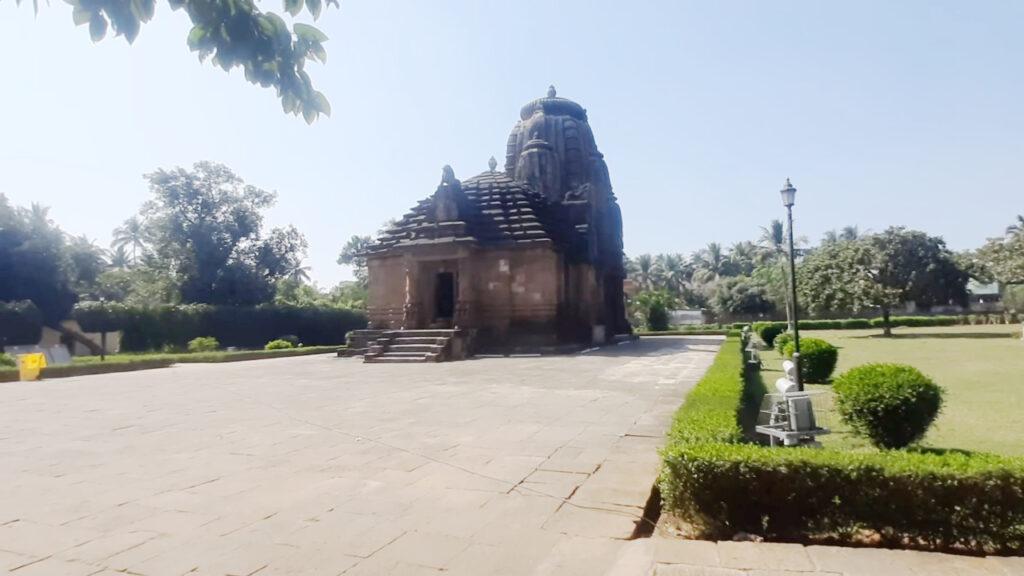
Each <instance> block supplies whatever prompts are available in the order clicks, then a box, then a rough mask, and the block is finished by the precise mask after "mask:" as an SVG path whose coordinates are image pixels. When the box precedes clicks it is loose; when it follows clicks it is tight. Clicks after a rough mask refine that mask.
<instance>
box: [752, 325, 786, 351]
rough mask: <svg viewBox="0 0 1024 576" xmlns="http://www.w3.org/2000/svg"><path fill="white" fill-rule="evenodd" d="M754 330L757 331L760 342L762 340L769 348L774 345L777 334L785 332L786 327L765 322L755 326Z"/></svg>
mask: <svg viewBox="0 0 1024 576" xmlns="http://www.w3.org/2000/svg"><path fill="white" fill-rule="evenodd" d="M755 329H756V330H757V335H758V336H760V337H761V340H764V343H765V344H767V345H768V347H769V348H771V347H772V346H774V345H775V338H776V337H777V336H778V335H779V334H782V333H783V332H784V331H785V330H786V327H785V325H783V324H776V323H774V322H767V323H764V324H761V325H760V326H757V327H756V328H755Z"/></svg>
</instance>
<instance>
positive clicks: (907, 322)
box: [753, 316, 968, 343]
mask: <svg viewBox="0 0 1024 576" xmlns="http://www.w3.org/2000/svg"><path fill="white" fill-rule="evenodd" d="M967 318H968V317H967V316H893V317H891V318H889V325H890V326H892V327H893V328H896V327H899V326H906V327H924V326H956V325H958V324H967V323H968V321H967ZM883 325H884V321H883V320H882V318H845V319H841V320H801V321H800V329H801V330H852V329H865V328H881V327H882V326H883ZM753 326H754V331H755V332H758V333H759V334H760V330H761V329H762V328H763V327H765V326H775V327H779V328H780V329H781V330H782V331H785V330H786V328H787V326H788V324H787V323H786V322H754V325H753ZM762 339H763V337H762ZM765 343H767V341H765Z"/></svg>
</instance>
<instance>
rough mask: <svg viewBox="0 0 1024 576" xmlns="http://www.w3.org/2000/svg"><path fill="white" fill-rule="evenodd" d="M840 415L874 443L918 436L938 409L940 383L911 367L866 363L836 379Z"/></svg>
mask: <svg viewBox="0 0 1024 576" xmlns="http://www.w3.org/2000/svg"><path fill="white" fill-rule="evenodd" d="M834 389H835V392H836V406H837V408H838V411H839V415H840V417H842V419H843V421H844V422H846V423H847V424H849V426H850V427H851V428H853V430H854V431H855V432H857V433H858V434H861V435H863V436H866V437H867V438H868V439H869V440H870V441H871V443H872V444H874V445H875V446H877V447H879V448H903V447H905V446H908V445H910V444H912V443H914V442H916V441H918V440H920V439H921V438H922V437H923V436H924V434H925V432H927V431H928V427H929V426H931V424H932V422H934V421H935V417H936V416H938V415H939V411H940V410H941V409H942V388H940V387H939V385H938V384H936V383H935V382H933V381H932V380H931V379H930V378H928V377H927V376H925V375H924V374H922V373H921V372H920V371H919V370H918V369H917V368H914V367H913V366H906V365H903V364H865V365H863V366H858V367H856V368H853V369H851V370H849V371H847V372H845V373H843V374H842V375H840V376H839V377H838V378H836V381H835V385H834Z"/></svg>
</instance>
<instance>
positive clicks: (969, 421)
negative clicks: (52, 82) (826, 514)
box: [763, 325, 1024, 456]
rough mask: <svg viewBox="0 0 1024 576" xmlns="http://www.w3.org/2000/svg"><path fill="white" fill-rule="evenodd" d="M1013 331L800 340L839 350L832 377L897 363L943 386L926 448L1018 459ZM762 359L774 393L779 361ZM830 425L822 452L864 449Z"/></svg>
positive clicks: (1023, 352) (924, 331) (1021, 419)
mask: <svg viewBox="0 0 1024 576" xmlns="http://www.w3.org/2000/svg"><path fill="white" fill-rule="evenodd" d="M1020 331H1021V327H1020V325H1015V326H1005V325H1003V326H1000V325H994V326H948V327H934V328H896V329H894V330H893V337H892V338H885V337H882V336H881V331H880V330H878V329H871V330H815V331H806V332H801V333H800V335H801V336H802V337H807V336H813V337H815V338H821V339H823V340H827V341H829V342H831V343H832V344H834V345H835V346H838V347H839V365H838V366H837V367H836V372H835V375H839V374H841V373H842V372H843V371H844V370H847V369H849V368H852V367H854V366H857V365H860V364H866V363H868V362H898V363H902V364H910V365H911V366H914V367H916V368H917V369H919V370H921V371H922V372H924V373H925V374H927V375H928V376H930V377H931V378H932V379H933V380H935V382H937V383H938V384H939V385H940V386H942V387H943V388H944V389H945V390H946V397H945V400H946V401H945V406H944V408H943V411H942V414H940V415H939V418H938V419H937V420H936V421H935V423H934V424H933V425H932V428H931V429H930V430H929V432H928V435H927V436H926V437H925V439H924V442H923V443H924V444H925V445H927V446H932V447H936V448H956V449H962V450H975V451H985V452H996V453H999V454H1007V455H1015V456H1022V455H1024V341H1022V340H1021V339H1020ZM1014 336H1015V337H1014ZM763 360H764V364H765V373H764V381H765V383H766V384H767V385H768V387H769V389H770V390H774V382H775V380H776V379H777V378H779V377H780V376H781V371H780V364H781V359H780V358H779V356H778V354H777V353H775V352H773V351H766V352H764V354H763ZM809 388H812V389H822V388H823V389H829V387H828V386H810V387H809ZM830 427H831V428H832V429H833V430H834V431H835V433H834V434H830V435H827V436H823V437H821V440H822V443H823V444H825V445H826V446H832V447H837V448H839V447H846V448H851V449H863V450H870V449H871V448H870V446H869V445H868V444H867V443H866V442H864V441H863V440H861V439H859V438H857V437H855V436H853V435H852V434H850V433H849V432H848V431H847V430H846V429H845V427H844V426H843V425H842V422H840V421H839V418H838V416H837V415H835V414H832V415H831V417H830Z"/></svg>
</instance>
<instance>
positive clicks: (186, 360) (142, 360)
mask: <svg viewBox="0 0 1024 576" xmlns="http://www.w3.org/2000/svg"><path fill="white" fill-rule="evenodd" d="M337 351H338V346H310V347H303V348H291V349H286V350H241V351H238V352H199V353H195V354H153V355H139V356H138V357H130V356H129V357H121V358H118V357H116V356H108V357H107V361H106V362H101V361H100V360H99V357H98V356H95V357H93V356H88V358H90V361H87V362H79V363H75V364H66V365H63V366H49V367H47V368H43V371H42V373H41V374H40V378H41V379H44V380H45V379H50V378H69V377H72V376H90V375H94V374H111V373H115V372H132V371H135V370H150V369H154V368H167V367H168V366H173V365H174V364H216V363H221V362H243V361H246V360H265V359H268V358H286V357H290V356H311V355H314V354H330V353H334V352H337ZM92 358H95V360H92ZM18 379H19V378H18V371H17V370H14V369H10V370H0V382H17V381H18Z"/></svg>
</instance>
